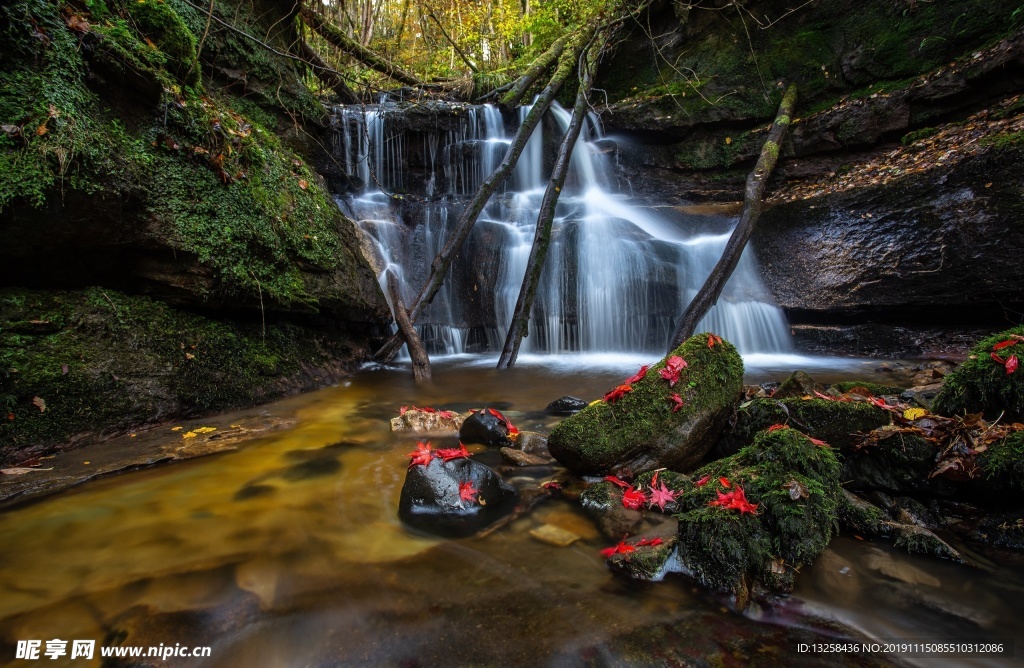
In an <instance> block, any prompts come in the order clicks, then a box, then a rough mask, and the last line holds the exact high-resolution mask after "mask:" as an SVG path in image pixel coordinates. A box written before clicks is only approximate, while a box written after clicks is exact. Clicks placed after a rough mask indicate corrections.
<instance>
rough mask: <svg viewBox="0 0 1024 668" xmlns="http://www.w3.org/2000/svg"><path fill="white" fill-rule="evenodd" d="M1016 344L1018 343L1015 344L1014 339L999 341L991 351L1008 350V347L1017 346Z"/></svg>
mask: <svg viewBox="0 0 1024 668" xmlns="http://www.w3.org/2000/svg"><path fill="white" fill-rule="evenodd" d="M1017 343H1018V342H1017V340H1016V339H1006V340H1005V341H1000V342H999V343H997V344H996V345H994V346H992V350H1002V349H1003V348H1009V347H1010V346H1015V345H1017Z"/></svg>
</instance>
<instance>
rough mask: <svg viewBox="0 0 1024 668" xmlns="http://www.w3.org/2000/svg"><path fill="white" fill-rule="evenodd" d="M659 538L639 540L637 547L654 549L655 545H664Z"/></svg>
mask: <svg viewBox="0 0 1024 668" xmlns="http://www.w3.org/2000/svg"><path fill="white" fill-rule="evenodd" d="M664 542H665V541H663V540H662V539H661V538H641V539H640V540H639V541H637V544H636V546H637V547H654V546H655V545H661V544H662V543H664Z"/></svg>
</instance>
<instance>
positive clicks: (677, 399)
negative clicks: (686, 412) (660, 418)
mask: <svg viewBox="0 0 1024 668" xmlns="http://www.w3.org/2000/svg"><path fill="white" fill-rule="evenodd" d="M668 400H669V401H671V402H672V412H673V413H675V412H676V411H677V410H679V409H680V408H682V407H683V398H682V397H681V396H679V393H678V392H673V393H672V394H670V395H668Z"/></svg>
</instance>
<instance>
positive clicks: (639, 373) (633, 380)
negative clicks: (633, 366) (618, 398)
mask: <svg viewBox="0 0 1024 668" xmlns="http://www.w3.org/2000/svg"><path fill="white" fill-rule="evenodd" d="M649 368H650V367H648V366H647V365H646V364H645V365H643V366H642V367H640V370H639V371H637V372H636V373H635V374H633V375H632V376H630V377H629V378H627V379H626V380H625V381H623V384H624V385H632V384H633V383H639V382H640V381H641V380H643V379H644V376H646V375H647V369H649Z"/></svg>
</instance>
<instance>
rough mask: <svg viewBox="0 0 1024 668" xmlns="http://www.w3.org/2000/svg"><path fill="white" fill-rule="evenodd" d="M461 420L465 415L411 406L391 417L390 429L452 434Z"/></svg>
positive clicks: (457, 428)
mask: <svg viewBox="0 0 1024 668" xmlns="http://www.w3.org/2000/svg"><path fill="white" fill-rule="evenodd" d="M463 420H465V417H463V416H462V415H459V414H458V413H454V412H452V411H421V410H418V409H415V408H412V409H409V410H407V411H405V412H404V413H402V414H401V415H399V416H398V417H396V418H391V431H397V432H413V433H416V434H433V435H442V434H449V435H454V434H457V433H458V432H459V429H460V428H461V427H462V422H463Z"/></svg>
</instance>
